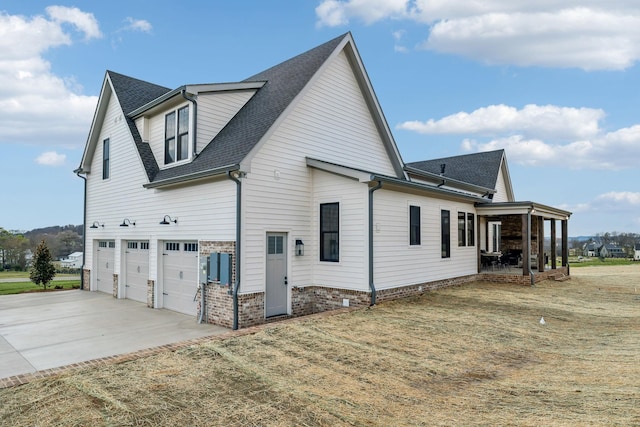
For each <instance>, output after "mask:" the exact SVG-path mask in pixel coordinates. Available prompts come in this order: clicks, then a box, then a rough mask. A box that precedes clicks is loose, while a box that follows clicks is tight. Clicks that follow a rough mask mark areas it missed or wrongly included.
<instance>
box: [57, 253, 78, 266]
mask: <svg viewBox="0 0 640 427" xmlns="http://www.w3.org/2000/svg"><path fill="white" fill-rule="evenodd" d="M60 266H61V267H63V268H82V252H74V253H72V254H69V256H68V257H66V258H65V259H61V260H60Z"/></svg>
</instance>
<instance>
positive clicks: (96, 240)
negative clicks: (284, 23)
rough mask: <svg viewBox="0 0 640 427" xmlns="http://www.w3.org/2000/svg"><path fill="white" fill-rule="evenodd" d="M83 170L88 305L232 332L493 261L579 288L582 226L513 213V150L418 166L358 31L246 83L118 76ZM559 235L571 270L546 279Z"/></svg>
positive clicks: (109, 84)
mask: <svg viewBox="0 0 640 427" xmlns="http://www.w3.org/2000/svg"><path fill="white" fill-rule="evenodd" d="M75 172H76V173H77V174H78V176H79V177H81V178H83V179H84V180H85V195H86V197H85V206H84V209H85V211H84V215H85V234H84V235H85V264H84V267H83V275H82V287H83V289H87V290H91V291H101V292H107V293H109V294H112V295H113V296H114V297H117V298H129V299H133V300H137V301H141V302H144V303H146V304H147V306H149V307H154V308H161V307H162V308H167V309H170V310H175V311H178V312H182V313H186V314H189V315H192V316H196V317H197V318H198V321H203V322H209V323H215V324H219V325H223V326H227V327H233V328H234V329H235V328H242V327H247V326H251V325H255V324H260V323H264V322H266V321H268V320H270V319H277V318H280V317H282V316H300V315H305V314H310V313H313V312H318V311H324V310H331V309H334V308H338V307H343V306H368V305H372V304H375V303H376V302H379V301H384V300H388V299H393V298H399V297H403V296H407V295H411V294H417V293H419V292H423V291H424V290H425V289H432V288H436V287H440V286H446V285H451V284H456V283H464V282H468V281H471V280H475V279H477V278H478V277H479V275H482V274H485V273H483V272H482V264H481V251H484V253H492V254H495V253H498V252H499V251H501V250H508V249H512V250H514V251H515V250H518V251H520V253H521V255H522V256H523V257H524V265H523V269H522V272H521V274H520V275H515V276H514V275H510V276H508V277H507V276H504V277H503V279H504V280H506V281H511V282H516V283H525V284H529V283H533V282H534V281H537V280H544V279H545V278H546V277H548V274H549V271H554V272H560V273H564V274H568V263H567V248H568V242H567V240H568V239H567V223H568V220H569V216H570V212H566V211H563V210H560V209H556V208H552V207H548V206H545V205H542V204H538V203H534V202H518V201H516V200H515V198H514V193H513V189H512V186H511V180H510V176H509V171H508V166H507V160H506V157H505V153H504V151H503V150H497V151H493V152H489V153H477V154H469V155H465V156H456V157H450V158H445V159H439V160H436V161H430V162H417V163H410V164H405V163H404V162H403V160H402V158H401V155H400V153H399V151H398V148H397V146H396V143H395V140H394V137H393V135H392V133H391V131H390V129H389V126H388V124H387V122H386V120H385V118H384V115H383V112H382V109H381V106H380V104H379V102H378V100H377V98H376V96H375V92H374V90H373V87H372V85H371V82H370V81H369V78H368V76H367V73H366V71H365V68H364V65H363V63H362V59H361V57H360V55H359V54H358V51H357V48H356V45H355V43H354V40H353V37H352V35H351V34H350V33H347V34H344V35H342V36H339V37H337V38H335V39H333V40H330V41H328V42H326V43H324V44H322V45H320V46H317V47H315V48H313V49H311V50H309V51H307V52H305V53H302V54H301V55H298V56H296V57H294V58H291V59H289V60H287V61H285V62H283V63H281V64H279V65H276V66H274V67H272V68H269V69H267V70H265V71H263V72H260V73H258V74H256V75H254V76H252V77H249V78H247V79H245V80H242V81H239V82H227V83H215V84H194V85H189V84H187V85H183V86H180V87H178V88H175V89H170V88H165V87H161V86H158V85H154V84H151V83H148V82H145V81H142V80H138V79H134V78H131V77H127V76H124V75H122V74H118V73H115V72H112V71H107V72H106V75H105V77H104V82H103V85H102V89H101V93H100V97H99V100H98V105H97V107H96V112H95V115H94V120H93V122H92V125H91V129H90V131H89V136H88V140H87V144H86V147H85V150H84V153H83V156H82V160H81V163H80V166H79V168H78V169H77V170H76V171H75ZM544 221H549V224H550V229H551V234H552V236H551V237H552V240H553V241H555V233H556V228H555V225H556V222H557V221H560V222H561V224H562V240H561V241H562V245H561V246H562V247H561V249H560V251H561V253H562V265H561V266H556V265H555V262H556V261H555V260H556V257H555V252H554V256H553V257H552V259H553V265H552V266H550V268H549V271H544V269H542V270H541V271H539V272H537V273H535V274H534V273H533V271H532V266H531V265H530V264H531V263H530V262H529V260H530V257H531V256H535V257H538V258H537V259H538V260H540V259H541V257H542V256H543V254H542V252H543V251H542V249H541V248H542V244H543V241H544V229H545V227H543V225H544ZM555 250H556V247H555V245H554V246H553V248H552V251H555ZM538 265H543V263H542V262H538ZM495 277H498V275H496V276H495Z"/></svg>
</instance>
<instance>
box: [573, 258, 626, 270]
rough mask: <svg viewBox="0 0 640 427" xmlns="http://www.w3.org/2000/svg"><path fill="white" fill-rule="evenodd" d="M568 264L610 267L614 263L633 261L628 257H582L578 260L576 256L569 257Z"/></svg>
mask: <svg viewBox="0 0 640 427" xmlns="http://www.w3.org/2000/svg"><path fill="white" fill-rule="evenodd" d="M569 264H571V267H572V268H573V267H595V266H597V267H603V266H604V267H611V266H616V265H630V264H633V261H632V260H631V259H629V258H604V259H600V258H598V257H591V258H583V259H582V261H578V258H577V257H576V258H574V257H571V258H569Z"/></svg>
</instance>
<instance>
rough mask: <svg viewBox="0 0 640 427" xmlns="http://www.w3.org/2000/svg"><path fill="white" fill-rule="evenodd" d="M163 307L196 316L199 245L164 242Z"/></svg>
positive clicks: (195, 243)
mask: <svg viewBox="0 0 640 427" xmlns="http://www.w3.org/2000/svg"><path fill="white" fill-rule="evenodd" d="M162 273H163V274H162V281H163V283H162V306H163V307H164V308H168V309H169V310H174V311H178V312H180V313H184V314H189V315H191V316H195V315H196V314H197V304H196V302H195V301H194V297H195V295H196V292H197V291H198V243H197V242H164V247H163V251H162Z"/></svg>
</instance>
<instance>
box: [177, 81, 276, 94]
mask: <svg viewBox="0 0 640 427" xmlns="http://www.w3.org/2000/svg"><path fill="white" fill-rule="evenodd" d="M266 83H267V82H266V81H255V82H237V83H209V84H196V85H187V86H186V90H187V92H188V93H192V94H196V95H197V94H199V93H211V92H228V91H234V90H256V89H260V88H261V87H262V86H264V85H265V84H266Z"/></svg>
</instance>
